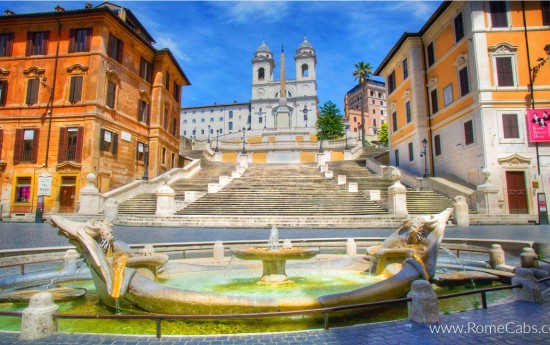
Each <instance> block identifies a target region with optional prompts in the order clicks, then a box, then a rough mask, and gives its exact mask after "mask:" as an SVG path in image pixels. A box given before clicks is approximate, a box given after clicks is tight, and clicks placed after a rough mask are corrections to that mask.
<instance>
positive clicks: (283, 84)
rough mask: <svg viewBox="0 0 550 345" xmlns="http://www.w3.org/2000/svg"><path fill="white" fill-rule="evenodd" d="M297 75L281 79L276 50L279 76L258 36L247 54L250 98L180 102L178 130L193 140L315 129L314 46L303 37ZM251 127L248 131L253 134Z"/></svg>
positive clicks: (282, 72) (298, 55)
mask: <svg viewBox="0 0 550 345" xmlns="http://www.w3.org/2000/svg"><path fill="white" fill-rule="evenodd" d="M294 63H295V68H296V79H295V80H287V79H286V69H285V68H286V67H285V53H284V51H282V52H281V67H280V78H279V80H275V78H274V73H275V66H276V65H275V59H274V56H273V53H272V52H271V49H270V48H269V47H268V46H267V44H266V43H265V41H264V42H262V44H261V45H260V46H259V47H258V49H257V50H256V52H255V53H254V57H253V59H252V94H251V99H250V101H249V102H234V103H231V104H213V105H205V106H197V107H185V108H182V111H181V118H182V120H181V121H182V124H181V134H182V135H183V136H184V137H186V138H188V139H195V140H197V141H203V140H208V139H210V140H213V138H214V137H216V136H218V135H220V136H226V135H230V134H232V133H238V132H240V131H242V130H243V128H244V129H245V130H247V131H253V132H254V131H258V132H257V133H261V132H262V131H264V130H265V131H267V130H270V131H273V130H277V131H285V130H302V131H305V132H312V133H313V132H315V124H316V122H317V116H318V103H319V101H318V98H317V80H316V71H315V67H316V63H317V58H316V54H315V49H314V48H313V46H312V45H311V43H310V42H309V41H308V40H307V38H305V37H304V41H303V42H302V43H301V44H300V45H299V46H298V48H297V50H296V54H295V56H294ZM253 132H250V134H251V135H252V134H253Z"/></svg>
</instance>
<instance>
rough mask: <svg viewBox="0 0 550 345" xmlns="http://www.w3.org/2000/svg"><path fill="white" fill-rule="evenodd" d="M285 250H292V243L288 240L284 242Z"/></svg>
mask: <svg viewBox="0 0 550 345" xmlns="http://www.w3.org/2000/svg"><path fill="white" fill-rule="evenodd" d="M283 249H292V242H291V241H290V240H289V239H288V238H287V239H286V240H284V241H283Z"/></svg>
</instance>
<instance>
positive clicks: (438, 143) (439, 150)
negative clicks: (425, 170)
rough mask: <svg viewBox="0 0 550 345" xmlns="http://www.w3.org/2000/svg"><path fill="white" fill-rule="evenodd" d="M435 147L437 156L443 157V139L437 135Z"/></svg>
mask: <svg viewBox="0 0 550 345" xmlns="http://www.w3.org/2000/svg"><path fill="white" fill-rule="evenodd" d="M434 146H435V155H436V156H440V155H441V137H440V136H439V134H438V135H436V136H435V137H434Z"/></svg>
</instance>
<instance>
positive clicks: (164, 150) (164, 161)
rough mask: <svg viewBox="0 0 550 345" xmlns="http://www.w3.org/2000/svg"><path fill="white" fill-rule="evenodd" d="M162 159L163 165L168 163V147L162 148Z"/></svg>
mask: <svg viewBox="0 0 550 345" xmlns="http://www.w3.org/2000/svg"><path fill="white" fill-rule="evenodd" d="M161 159H162V161H161V162H162V165H165V164H166V147H163V148H162V156H161Z"/></svg>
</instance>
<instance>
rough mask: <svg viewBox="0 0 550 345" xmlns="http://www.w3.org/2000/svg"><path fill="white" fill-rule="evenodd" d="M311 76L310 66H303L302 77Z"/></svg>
mask: <svg viewBox="0 0 550 345" xmlns="http://www.w3.org/2000/svg"><path fill="white" fill-rule="evenodd" d="M308 76H309V66H308V65H307V64H303V65H302V77H308Z"/></svg>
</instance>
